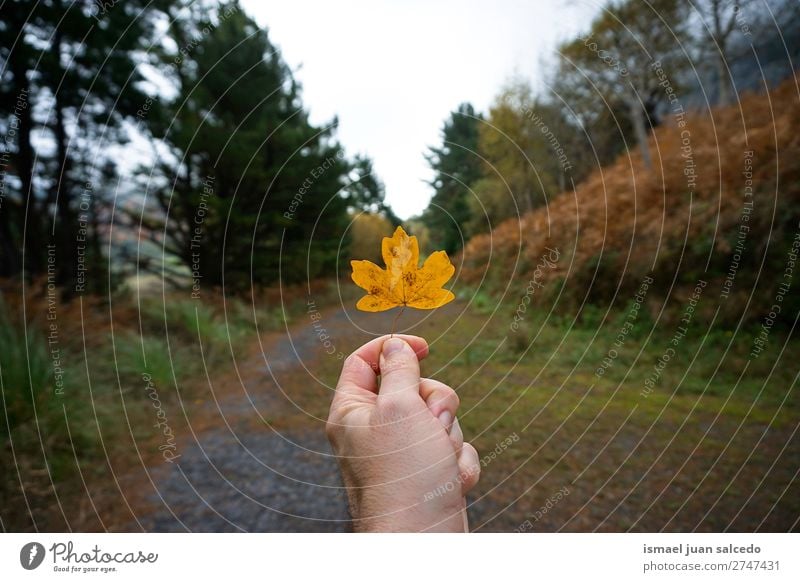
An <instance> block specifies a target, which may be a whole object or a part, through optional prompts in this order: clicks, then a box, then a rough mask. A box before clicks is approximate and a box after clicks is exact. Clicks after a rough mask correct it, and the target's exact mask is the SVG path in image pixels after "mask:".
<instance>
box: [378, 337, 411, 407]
mask: <svg viewBox="0 0 800 582" xmlns="http://www.w3.org/2000/svg"><path fill="white" fill-rule="evenodd" d="M380 368H381V387H380V394H403V393H409V394H413V395H416V396H419V360H418V359H417V354H416V353H415V352H414V350H413V349H412V348H411V346H410V345H408V344H407V343H406V342H405V341H403V340H401V339H400V338H398V337H393V338H389V339H387V340H386V341H385V342H383V347H382V348H381V357H380Z"/></svg>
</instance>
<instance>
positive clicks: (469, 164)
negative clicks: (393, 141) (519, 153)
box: [422, 103, 482, 254]
mask: <svg viewBox="0 0 800 582" xmlns="http://www.w3.org/2000/svg"><path fill="white" fill-rule="evenodd" d="M481 119H482V117H481V115H480V114H476V113H475V110H474V108H473V107H472V105H470V104H469V103H462V104H461V105H459V106H458V109H456V110H455V111H453V112H452V113H451V114H450V118H449V119H448V120H447V121H446V122H445V124H444V127H443V128H442V145H441V146H438V147H432V148H430V152H429V153H428V155H427V156H426V158H427V160H428V163H429V164H430V167H431V168H432V169H433V171H434V178H433V180H432V181H431V183H430V184H431V186H432V187H433V190H434V194H433V197H432V198H431V202H430V205H429V206H428V208H427V209H426V210H425V212H424V214H423V216H422V221H423V223H424V224H425V225H426V226H427V227H428V229H429V232H430V237H431V244H432V245H433V246H434V247H435V248H439V249H443V250H445V251H447V252H448V253H450V254H453V253H455V252H456V251H458V250H459V249H460V248H461V247H462V246H463V244H464V234H463V228H464V225H465V224H466V223H467V222H468V221H469V218H470V210H469V204H468V200H469V198H470V188H471V186H472V185H473V184H474V183H475V182H476V181H477V180H478V178H480V176H481V161H480V158H479V157H478V155H477V150H478V133H479V126H480V123H481Z"/></svg>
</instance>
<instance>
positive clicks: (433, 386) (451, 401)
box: [419, 378, 461, 448]
mask: <svg viewBox="0 0 800 582" xmlns="http://www.w3.org/2000/svg"><path fill="white" fill-rule="evenodd" d="M419 395H420V396H422V399H423V400H424V401H425V404H427V405H428V410H430V411H431V414H433V415H434V416H435V417H436V418H438V419H439V421H440V422H441V423H442V425H444V428H445V430H447V431H448V432H449V431H450V427H451V426H452V424H453V419H454V418H455V417H456V412H457V411H458V404H459V401H458V394H456V391H455V390H453V389H452V388H450V386H448V385H447V384H442V383H441V382H439V381H438V380H433V379H432V378H422V379H421V380H420V383H419ZM460 447H461V445H459V448H460Z"/></svg>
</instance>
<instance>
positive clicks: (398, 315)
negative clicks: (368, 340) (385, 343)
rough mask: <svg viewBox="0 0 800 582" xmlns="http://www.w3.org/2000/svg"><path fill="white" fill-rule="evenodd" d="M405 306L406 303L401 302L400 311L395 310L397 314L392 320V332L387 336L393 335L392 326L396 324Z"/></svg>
mask: <svg viewBox="0 0 800 582" xmlns="http://www.w3.org/2000/svg"><path fill="white" fill-rule="evenodd" d="M405 308H406V304H405V303H403V306H402V307H401V308H400V311H398V312H397V315H395V317H394V321H393V322H392V333H391V334H390V335H389V337H390V338H391V337H394V327H395V326H396V325H397V320H398V319H400V316H401V315H403V310H404V309H405Z"/></svg>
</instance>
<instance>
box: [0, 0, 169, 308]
mask: <svg viewBox="0 0 800 582" xmlns="http://www.w3.org/2000/svg"><path fill="white" fill-rule="evenodd" d="M164 4H165V2H163V1H157V2H145V1H144V0H133V1H130V2H125V3H118V4H115V5H113V6H108V7H106V6H105V5H102V6H101V5H100V4H98V3H97V2H94V1H92V0H78V1H74V2H72V1H70V2H66V1H64V0H43V1H38V2H33V1H17V2H6V3H5V4H4V5H3V21H4V25H3V26H2V27H0V58H2V61H3V63H4V69H5V71H6V74H4V75H3V76H2V82H0V119H1V120H2V121H0V123H2V125H3V127H4V129H5V136H6V140H5V141H6V143H5V150H6V151H5V152H4V153H3V159H4V160H5V163H4V166H3V170H4V174H3V204H2V207H0V251H1V252H2V253H3V255H2V259H0V274H2V275H6V276H9V275H16V274H18V273H20V272H21V271H22V270H23V264H22V256H23V248H24V257H25V265H24V269H25V272H26V273H27V274H28V275H37V274H40V273H43V272H46V271H47V268H48V264H51V265H52V266H53V267H54V268H55V273H54V275H55V279H56V282H57V283H59V284H60V285H61V286H62V288H63V289H64V291H65V293H66V294H69V293H70V292H72V291H74V290H76V289H77V290H81V289H82V290H90V289H97V288H99V287H100V286H102V285H103V284H104V283H105V281H106V277H105V276H104V275H103V274H102V270H103V260H102V256H101V255H100V251H99V248H100V244H99V238H98V237H99V233H98V232H97V229H96V228H94V226H95V225H96V224H97V223H98V212H100V210H101V207H102V205H103V203H104V201H105V194H104V187H105V186H106V185H107V184H108V183H109V182H110V181H112V180H113V179H114V177H115V176H116V166H115V163H114V160H112V159H110V158H109V156H108V155H107V153H106V152H107V151H108V149H109V146H110V145H114V144H122V143H124V142H125V140H126V134H125V131H124V126H123V122H124V121H125V120H128V119H133V118H134V117H135V116H136V112H137V111H138V110H139V109H140V107H141V106H142V104H143V103H144V102H145V101H146V99H147V96H146V95H145V94H144V93H143V92H142V90H141V82H142V80H143V78H142V76H141V75H140V74H139V72H138V69H137V62H138V61H140V60H141V58H140V57H137V54H138V53H139V51H140V49H141V48H142V47H143V46H145V45H148V44H149V42H150V39H152V36H151V35H152V31H153V21H154V20H155V19H156V18H157V17H158V16H159V15H160V14H161V11H160V7H162V6H163V5H164ZM34 132H35V133H36V136H37V139H36V140H33V139H32V136H33V135H34ZM11 176H15V178H16V179H9V178H10V177H11ZM48 245H51V247H50V248H51V249H54V252H55V256H54V257H53V258H54V262H52V263H48V258H49V257H50V256H51V255H49V254H48ZM81 282H83V283H81Z"/></svg>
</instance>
